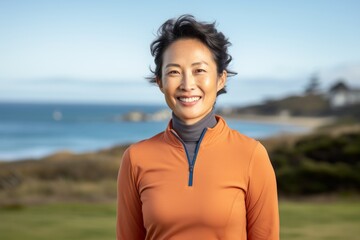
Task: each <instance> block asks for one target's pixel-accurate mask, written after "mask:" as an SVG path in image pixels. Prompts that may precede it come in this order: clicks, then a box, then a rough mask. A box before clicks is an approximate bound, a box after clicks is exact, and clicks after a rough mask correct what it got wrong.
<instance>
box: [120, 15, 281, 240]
mask: <svg viewBox="0 0 360 240" xmlns="http://www.w3.org/2000/svg"><path fill="white" fill-rule="evenodd" d="M229 45H230V43H229V42H228V40H227V39H226V38H225V37H224V35H223V34H222V33H221V32H218V31H217V30H216V28H215V24H208V23H204V22H198V21H196V20H195V19H194V18H193V17H192V16H190V15H183V16H181V17H179V18H178V19H170V20H168V21H166V22H165V23H164V24H163V25H162V26H161V28H160V29H159V32H158V37H157V39H156V40H155V41H154V42H153V43H152V44H151V52H152V55H153V56H154V57H155V64H156V68H155V71H154V72H153V73H154V77H153V78H151V81H152V82H156V83H157V84H158V86H159V88H160V90H161V92H162V93H163V94H164V96H165V100H166V103H167V105H168V106H169V107H170V109H171V110H172V112H173V115H172V119H171V120H170V122H169V124H168V127H167V129H166V130H165V131H164V132H162V133H159V134H158V135H156V136H154V137H152V138H150V139H147V140H144V141H141V142H138V143H136V144H133V145H131V146H130V147H129V148H128V149H127V150H126V152H125V153H124V156H123V160H122V164H121V167H120V171H119V177H118V206H117V207H118V212H117V239H129V240H137V239H156V240H159V239H204V240H211V239H230V240H233V239H278V238H279V217H278V204H277V191H276V182H275V175H274V171H273V168H272V166H271V163H270V161H269V158H268V155H267V152H266V150H265V148H264V147H263V146H262V145H261V144H260V143H259V142H257V141H256V140H254V139H252V138H249V137H247V136H245V135H242V134H241V133H239V132H237V131H235V130H232V129H230V128H229V127H228V126H227V124H226V122H225V121H224V119H223V118H221V117H220V116H217V115H215V114H214V112H213V107H214V104H215V101H216V97H217V95H219V94H221V93H224V92H225V83H226V78H227V74H228V73H229V74H233V72H231V71H229V70H228V69H227V67H228V64H229V63H230V61H231V56H230V55H229V54H228V53H227V47H228V46H229Z"/></svg>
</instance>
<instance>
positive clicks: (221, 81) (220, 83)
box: [216, 70, 227, 92]
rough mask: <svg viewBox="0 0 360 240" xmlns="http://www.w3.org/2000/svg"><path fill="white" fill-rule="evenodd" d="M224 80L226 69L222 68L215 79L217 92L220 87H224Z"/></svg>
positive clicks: (225, 78)
mask: <svg viewBox="0 0 360 240" xmlns="http://www.w3.org/2000/svg"><path fill="white" fill-rule="evenodd" d="M226 80H227V71H225V70H224V71H223V72H222V74H221V75H220V76H219V78H218V80H217V89H216V90H217V92H219V91H220V90H221V89H223V88H224V87H225V85H226Z"/></svg>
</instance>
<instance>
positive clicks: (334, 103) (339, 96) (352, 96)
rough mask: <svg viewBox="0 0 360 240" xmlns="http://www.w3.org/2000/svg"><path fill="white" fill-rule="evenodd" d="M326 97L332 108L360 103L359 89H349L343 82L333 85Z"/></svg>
mask: <svg viewBox="0 0 360 240" xmlns="http://www.w3.org/2000/svg"><path fill="white" fill-rule="evenodd" d="M328 97H329V100H330V105H331V107H333V108H337V107H343V106H348V105H352V104H356V103H360V89H353V88H349V87H348V86H347V85H346V84H345V83H344V82H343V81H339V82H337V83H335V84H334V85H333V86H332V87H331V88H330V90H329V93H328Z"/></svg>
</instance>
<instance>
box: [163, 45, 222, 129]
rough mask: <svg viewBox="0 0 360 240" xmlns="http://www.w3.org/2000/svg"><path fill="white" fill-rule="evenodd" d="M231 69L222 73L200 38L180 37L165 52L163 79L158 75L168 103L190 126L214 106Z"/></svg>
mask: <svg viewBox="0 0 360 240" xmlns="http://www.w3.org/2000/svg"><path fill="white" fill-rule="evenodd" d="M226 76H227V72H226V71H225V70H223V72H222V73H221V74H220V75H218V74H217V71H216V63H215V61H214V58H213V56H212V53H211V51H210V50H209V49H208V48H207V47H206V46H205V45H204V44H203V43H201V42H200V41H199V40H196V39H180V40H177V41H176V42H174V43H173V44H171V45H170V46H169V47H168V49H167V50H166V51H165V52H164V56H163V68H162V78H161V79H160V78H157V83H158V85H159V87H160V90H161V91H162V92H163V93H164V95H165V99H166V103H167V104H168V106H169V107H170V108H171V110H172V111H173V112H174V114H175V115H176V116H177V117H179V118H180V119H181V120H182V121H183V122H184V123H185V124H186V125H191V124H194V123H196V122H198V121H199V120H201V119H203V118H204V117H205V116H206V115H207V114H209V113H210V112H211V110H212V109H213V106H214V103H215V100H216V95H217V92H218V91H220V90H221V89H223V88H224V86H225V82H226Z"/></svg>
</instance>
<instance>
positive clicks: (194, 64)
mask: <svg viewBox="0 0 360 240" xmlns="http://www.w3.org/2000/svg"><path fill="white" fill-rule="evenodd" d="M201 64H206V65H209V64H208V63H207V62H205V61H200V62H194V63H192V64H191V66H196V65H201ZM169 67H180V65H179V64H176V63H169V64H166V66H165V68H169Z"/></svg>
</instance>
